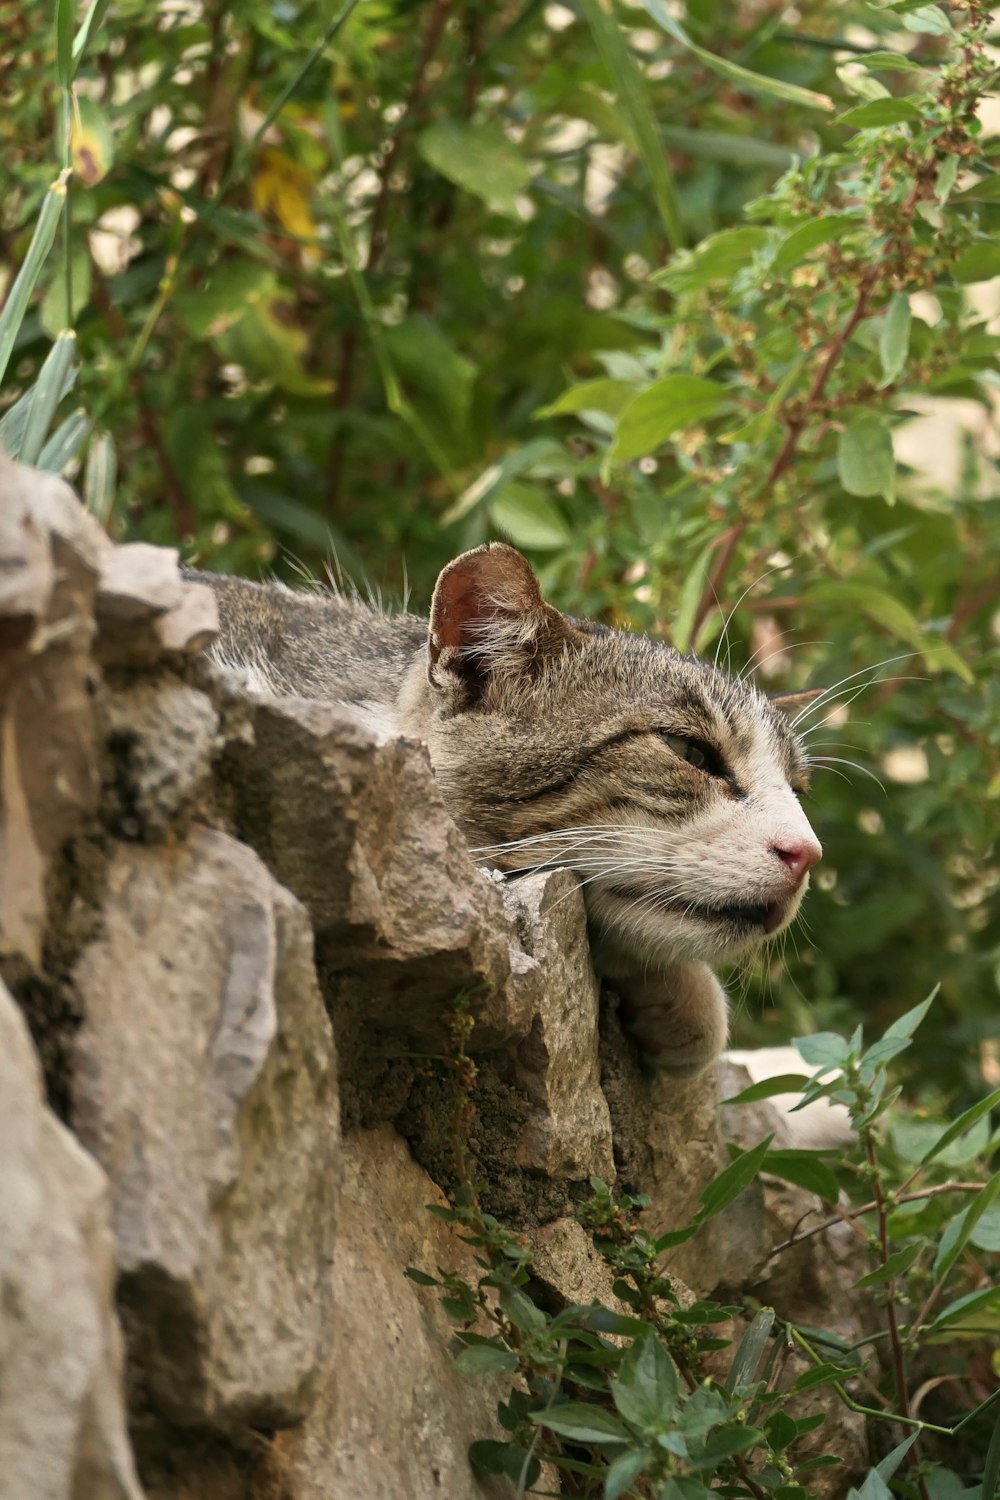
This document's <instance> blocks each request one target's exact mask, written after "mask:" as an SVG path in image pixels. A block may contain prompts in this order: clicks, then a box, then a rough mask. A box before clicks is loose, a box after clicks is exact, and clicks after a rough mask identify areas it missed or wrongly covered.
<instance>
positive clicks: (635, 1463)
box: [604, 1449, 649, 1500]
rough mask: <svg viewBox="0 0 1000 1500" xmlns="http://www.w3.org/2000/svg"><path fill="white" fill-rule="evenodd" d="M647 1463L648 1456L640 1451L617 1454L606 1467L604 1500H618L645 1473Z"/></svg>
mask: <svg viewBox="0 0 1000 1500" xmlns="http://www.w3.org/2000/svg"><path fill="white" fill-rule="evenodd" d="M648 1463H649V1455H648V1454H647V1453H643V1452H642V1451H641V1450H640V1449H634V1450H633V1451H632V1452H631V1453H619V1454H618V1457H617V1458H615V1459H614V1460H613V1461H612V1462H611V1463H610V1464H609V1465H608V1472H607V1474H606V1475H605V1479H604V1500H618V1497H619V1495H623V1494H624V1493H625V1491H626V1490H627V1489H629V1488H630V1487H631V1486H632V1485H633V1484H634V1483H635V1481H636V1480H637V1479H638V1478H639V1475H640V1474H642V1473H644V1472H645V1469H646V1466H647V1464H648Z"/></svg>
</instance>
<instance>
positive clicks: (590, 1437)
mask: <svg viewBox="0 0 1000 1500" xmlns="http://www.w3.org/2000/svg"><path fill="white" fill-rule="evenodd" d="M530 1417H531V1421H532V1422H535V1423H537V1425H538V1426H539V1427H547V1428H548V1429H549V1430H550V1432H557V1433H558V1434H559V1436H560V1437H567V1438H572V1439H573V1441H574V1442H575V1443H587V1444H595V1445H600V1444H602V1443H627V1442H628V1441H629V1433H628V1429H627V1428H626V1426H625V1424H624V1422H622V1421H621V1419H620V1418H619V1417H616V1416H615V1415H614V1413H613V1412H610V1411H605V1410H604V1408H603V1407H601V1406H588V1405H587V1404H586V1403H585V1402H583V1401H567V1402H565V1403H564V1404H563V1405H562V1406H554V1407H553V1408H552V1410H551V1411H533V1412H531V1413H530Z"/></svg>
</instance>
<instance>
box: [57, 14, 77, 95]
mask: <svg viewBox="0 0 1000 1500" xmlns="http://www.w3.org/2000/svg"><path fill="white" fill-rule="evenodd" d="M75 20H76V6H75V4H74V0H56V77H57V78H58V79H59V82H60V83H61V84H62V86H63V88H64V89H68V88H69V86H70V84H71V83H72V82H73V29H74V22H75Z"/></svg>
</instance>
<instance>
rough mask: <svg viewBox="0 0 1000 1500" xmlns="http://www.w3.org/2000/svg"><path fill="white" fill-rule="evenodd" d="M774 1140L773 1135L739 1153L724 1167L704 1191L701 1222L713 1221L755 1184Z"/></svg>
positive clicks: (699, 1215)
mask: <svg viewBox="0 0 1000 1500" xmlns="http://www.w3.org/2000/svg"><path fill="white" fill-rule="evenodd" d="M773 1140H774V1135H773V1133H772V1134H771V1135H769V1136H767V1138H766V1139H765V1140H763V1141H759V1142H758V1143H757V1145H756V1146H752V1147H751V1148H750V1150H749V1151H740V1152H738V1153H737V1155H736V1156H734V1157H733V1160H732V1161H731V1162H730V1163H729V1165H728V1167H724V1168H723V1169H722V1171H721V1172H720V1173H719V1175H718V1177H715V1178H713V1179H712V1181H711V1182H710V1183H709V1184H708V1186H707V1187H705V1188H703V1189H702V1193H701V1199H700V1201H701V1208H700V1209H699V1210H698V1215H697V1217H698V1219H699V1220H703V1219H711V1218H713V1217H714V1216H715V1215H716V1214H718V1213H721V1212H722V1210H723V1209H724V1208H728V1206H729V1204H730V1203H732V1202H733V1200H734V1199H735V1198H738V1197H739V1195H740V1193H742V1192H743V1190H744V1188H746V1187H748V1186H749V1185H750V1183H751V1182H753V1180H754V1178H755V1177H756V1176H757V1173H758V1172H759V1171H760V1169H761V1167H762V1165H763V1162H764V1158H765V1157H766V1156H767V1153H768V1150H769V1148H770V1145H771V1142H772V1141H773Z"/></svg>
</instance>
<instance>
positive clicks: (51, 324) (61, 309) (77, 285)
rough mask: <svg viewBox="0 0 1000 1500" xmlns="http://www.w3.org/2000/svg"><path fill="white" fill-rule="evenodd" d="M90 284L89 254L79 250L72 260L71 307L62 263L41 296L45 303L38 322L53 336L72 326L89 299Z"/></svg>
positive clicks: (41, 308)
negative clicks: (67, 297) (68, 301)
mask: <svg viewBox="0 0 1000 1500" xmlns="http://www.w3.org/2000/svg"><path fill="white" fill-rule="evenodd" d="M90 287H91V259H90V256H89V254H88V253H87V251H86V250H79V251H76V252H75V253H74V255H73V256H72V258H71V260H70V291H71V296H72V299H73V306H72V309H70V308H69V306H68V305H67V302H66V276H65V273H64V269H63V267H62V266H59V267H58V268H57V269H56V271H55V274H54V275H53V277H52V280H51V281H50V282H49V289H48V291H47V292H46V293H45V296H44V297H43V298H42V305H41V307H40V308H39V310H38V321H39V322H40V323H41V325H42V327H43V328H44V329H45V332H46V333H47V334H48V335H49V337H50V338H53V339H54V338H57V337H58V336H59V334H60V333H62V332H63V331H64V330H65V329H67V328H72V326H73V324H74V322H75V321H76V318H77V315H78V314H79V312H80V310H81V308H84V307H86V305H87V303H88V302H89V301H90Z"/></svg>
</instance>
